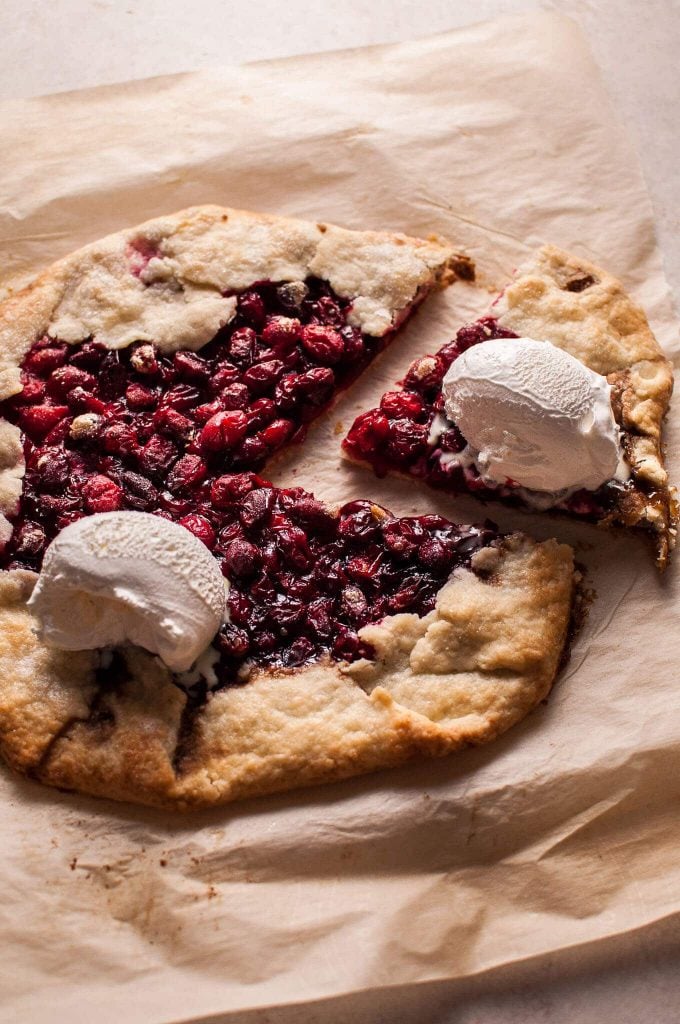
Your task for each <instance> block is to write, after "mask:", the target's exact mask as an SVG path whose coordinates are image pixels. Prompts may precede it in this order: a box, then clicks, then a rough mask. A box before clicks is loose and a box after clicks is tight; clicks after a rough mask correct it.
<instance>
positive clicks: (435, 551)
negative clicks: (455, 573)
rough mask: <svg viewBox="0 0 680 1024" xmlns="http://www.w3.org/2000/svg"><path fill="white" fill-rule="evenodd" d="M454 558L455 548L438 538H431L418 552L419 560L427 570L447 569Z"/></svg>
mask: <svg viewBox="0 0 680 1024" xmlns="http://www.w3.org/2000/svg"><path fill="white" fill-rule="evenodd" d="M453 558H454V550H453V546H452V545H451V544H450V543H447V542H446V541H443V540H439V539H438V538H437V537H430V538H429V539H428V540H426V541H425V542H424V543H423V544H422V545H421V546H420V550H419V551H418V560H419V561H420V562H421V564H422V565H424V566H425V567H426V568H427V569H445V568H446V567H447V566H448V565H451V563H452V561H453Z"/></svg>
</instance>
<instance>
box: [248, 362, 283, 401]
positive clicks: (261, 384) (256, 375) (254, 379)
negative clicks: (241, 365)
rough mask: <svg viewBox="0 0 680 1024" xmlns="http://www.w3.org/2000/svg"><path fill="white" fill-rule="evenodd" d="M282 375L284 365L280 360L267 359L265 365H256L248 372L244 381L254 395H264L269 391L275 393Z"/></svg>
mask: <svg viewBox="0 0 680 1024" xmlns="http://www.w3.org/2000/svg"><path fill="white" fill-rule="evenodd" d="M282 373H283V363H282V362H281V360H280V359H267V360H266V361H265V362H263V363H255V365H254V366H251V367H250V369H248V370H246V372H245V373H244V374H243V380H244V383H246V384H247V385H248V387H249V389H250V390H251V391H252V393H253V394H254V395H263V394H265V393H266V392H267V391H273V389H274V387H275V386H276V383H277V381H278V380H279V378H280V377H281V374H282Z"/></svg>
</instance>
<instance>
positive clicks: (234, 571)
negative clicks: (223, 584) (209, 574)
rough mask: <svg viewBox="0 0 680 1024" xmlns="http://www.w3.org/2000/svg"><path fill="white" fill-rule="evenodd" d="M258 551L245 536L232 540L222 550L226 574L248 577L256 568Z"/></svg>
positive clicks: (258, 558) (258, 560)
mask: <svg viewBox="0 0 680 1024" xmlns="http://www.w3.org/2000/svg"><path fill="white" fill-rule="evenodd" d="M259 563H260V552H259V551H258V550H257V548H256V547H255V545H254V544H251V543H250V541H248V540H245V538H239V539H238V540H233V541H232V542H231V544H230V545H229V547H228V548H227V549H226V551H225V552H224V562H223V565H224V571H225V573H226V575H227V576H237V577H239V578H240V579H248V577H249V576H252V575H253V574H254V573H255V572H256V571H257V568H258V565H259Z"/></svg>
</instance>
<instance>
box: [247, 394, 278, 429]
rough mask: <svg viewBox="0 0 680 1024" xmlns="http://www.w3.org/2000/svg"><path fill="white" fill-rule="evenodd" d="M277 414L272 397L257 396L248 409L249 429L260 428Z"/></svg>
mask: <svg viewBox="0 0 680 1024" xmlns="http://www.w3.org/2000/svg"><path fill="white" fill-rule="evenodd" d="M275 416H276V406H275V404H274V402H273V401H272V400H271V398H256V399H255V401H254V402H253V404H252V405H251V406H250V408H249V409H248V429H249V430H259V429H260V427H264V426H266V425H267V423H271V421H272V420H273V419H274V418H275Z"/></svg>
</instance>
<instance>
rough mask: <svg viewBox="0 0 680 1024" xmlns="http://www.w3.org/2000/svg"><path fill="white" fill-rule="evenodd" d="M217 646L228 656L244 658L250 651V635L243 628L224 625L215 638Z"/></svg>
mask: <svg viewBox="0 0 680 1024" xmlns="http://www.w3.org/2000/svg"><path fill="white" fill-rule="evenodd" d="M215 642H216V644H217V647H218V648H219V650H220V651H221V652H222V654H226V655H227V657H230V658H245V656H246V655H247V654H248V652H249V651H250V637H249V636H248V634H247V633H246V631H245V630H244V629H238V628H237V627H236V626H232V625H228V626H224V627H223V628H222V630H221V631H220V632H219V633H218V634H217V637H216V640H215Z"/></svg>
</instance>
